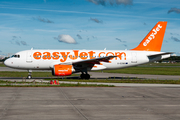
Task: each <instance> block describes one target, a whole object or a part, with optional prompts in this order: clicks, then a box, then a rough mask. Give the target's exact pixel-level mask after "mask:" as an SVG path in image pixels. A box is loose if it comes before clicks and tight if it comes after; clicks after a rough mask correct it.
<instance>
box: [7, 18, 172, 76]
mask: <svg viewBox="0 0 180 120" xmlns="http://www.w3.org/2000/svg"><path fill="white" fill-rule="evenodd" d="M166 25H167V22H166V21H159V22H158V23H157V24H156V25H155V26H154V27H153V29H152V30H151V31H150V32H149V33H148V34H147V36H146V37H145V38H144V39H143V40H142V41H141V43H140V44H139V45H138V46H137V47H135V48H134V49H130V50H39V49H37V50H35V49H31V50H26V51H21V52H18V53H16V54H15V55H13V56H12V57H10V58H8V59H7V60H6V61H5V62H4V64H5V65H6V66H7V67H11V68H15V69H24V70H28V76H27V78H29V79H31V78H32V75H31V72H32V70H51V71H52V75H54V76H68V75H71V74H73V73H78V72H81V75H80V78H82V79H90V75H89V74H88V72H89V71H93V70H107V69H121V68H127V67H132V66H137V65H140V64H145V63H148V62H153V61H157V60H161V59H165V58H168V57H170V54H172V53H171V52H161V46H162V43H163V38H164V34H165V30H166Z"/></svg>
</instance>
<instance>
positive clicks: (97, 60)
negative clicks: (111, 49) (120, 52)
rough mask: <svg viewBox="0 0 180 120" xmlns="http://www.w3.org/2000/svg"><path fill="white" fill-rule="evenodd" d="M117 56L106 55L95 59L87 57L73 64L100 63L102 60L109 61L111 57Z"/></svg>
mask: <svg viewBox="0 0 180 120" xmlns="http://www.w3.org/2000/svg"><path fill="white" fill-rule="evenodd" d="M115 57H117V56H106V57H100V58H94V59H87V60H81V61H75V62H72V64H100V62H109V60H110V59H112V58H115Z"/></svg>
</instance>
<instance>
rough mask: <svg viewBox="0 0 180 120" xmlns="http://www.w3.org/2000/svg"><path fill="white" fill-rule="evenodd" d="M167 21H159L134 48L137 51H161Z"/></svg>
mask: <svg viewBox="0 0 180 120" xmlns="http://www.w3.org/2000/svg"><path fill="white" fill-rule="evenodd" d="M166 25H167V22H163V21H159V22H158V23H157V24H156V25H155V26H154V27H153V29H152V30H151V31H150V32H149V33H148V34H147V36H146V37H145V38H144V39H143V40H142V41H141V43H140V44H139V45H138V46H137V47H136V48H134V49H131V50H137V51H156V52H160V51H161V46H162V42H163V38H164V34H165V30H166Z"/></svg>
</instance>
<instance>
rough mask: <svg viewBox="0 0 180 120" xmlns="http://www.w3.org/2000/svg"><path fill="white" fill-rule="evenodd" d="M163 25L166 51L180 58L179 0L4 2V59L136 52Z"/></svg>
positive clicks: (0, 16) (0, 24) (0, 32)
mask: <svg viewBox="0 0 180 120" xmlns="http://www.w3.org/2000/svg"><path fill="white" fill-rule="evenodd" d="M158 21H168V24H167V29H166V33H165V37H164V42H163V45H162V51H164V52H175V53H176V54H179V52H180V0H158V1H157V0H146V1H145V2H144V0H0V55H7V54H8V53H16V52H18V51H22V50H28V49H31V48H34V49H98V50H100V49H104V48H106V49H107V50H124V49H132V48H134V47H136V46H137V45H138V44H139V43H140V42H141V40H142V39H143V38H144V37H145V36H146V34H147V33H148V32H149V31H150V30H151V29H152V27H153V26H154V25H155V24H156V23H157V22H158ZM179 55H180V54H179Z"/></svg>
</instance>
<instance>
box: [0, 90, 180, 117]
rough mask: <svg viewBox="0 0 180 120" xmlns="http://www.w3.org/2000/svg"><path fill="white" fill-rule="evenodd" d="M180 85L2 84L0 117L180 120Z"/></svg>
mask: <svg viewBox="0 0 180 120" xmlns="http://www.w3.org/2000/svg"><path fill="white" fill-rule="evenodd" d="M179 93H180V88H174V87H161V88H158V87H113V88H108V87H105V88H104V87H97V88H96V87H80V88H77V87H61V88H60V87H58V88H54V87H47V88H45V87H41V88H36V87H34V88H28V87H0V120H180V94H179Z"/></svg>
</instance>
